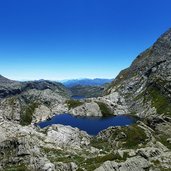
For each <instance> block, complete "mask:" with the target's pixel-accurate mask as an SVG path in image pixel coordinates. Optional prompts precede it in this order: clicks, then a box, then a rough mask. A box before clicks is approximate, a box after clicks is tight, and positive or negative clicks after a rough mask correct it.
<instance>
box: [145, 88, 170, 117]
mask: <svg viewBox="0 0 171 171" xmlns="http://www.w3.org/2000/svg"><path fill="white" fill-rule="evenodd" d="M148 93H149V95H150V97H151V98H152V106H153V107H155V108H156V110H157V113H158V114H165V115H169V116H171V101H170V100H169V98H168V97H166V95H164V94H163V93H162V92H161V91H160V89H159V88H157V87H155V86H151V87H149V88H148Z"/></svg>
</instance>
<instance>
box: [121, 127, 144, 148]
mask: <svg viewBox="0 0 171 171" xmlns="http://www.w3.org/2000/svg"><path fill="white" fill-rule="evenodd" d="M124 133H125V134H126V139H125V143H123V144H122V146H123V147H124V148H130V149H131V148H137V147H138V145H139V144H145V140H146V139H147V136H146V134H145V132H144V130H143V129H142V128H140V127H139V126H137V125H132V126H129V127H124Z"/></svg>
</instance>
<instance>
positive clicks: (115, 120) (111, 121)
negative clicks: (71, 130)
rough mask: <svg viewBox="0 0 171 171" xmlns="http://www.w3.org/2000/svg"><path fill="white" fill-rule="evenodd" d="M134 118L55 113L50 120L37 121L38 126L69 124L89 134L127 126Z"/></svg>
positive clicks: (134, 120) (127, 116)
mask: <svg viewBox="0 0 171 171" xmlns="http://www.w3.org/2000/svg"><path fill="white" fill-rule="evenodd" d="M136 121H137V119H136V118H134V117H131V116H129V115H119V116H111V117H76V116H73V115H70V114H60V115H55V116H54V117H52V118H51V120H47V121H43V122H39V123H38V124H37V125H38V126H39V127H40V128H44V127H46V126H49V125H52V124H62V125H70V126H72V127H77V128H79V129H80V130H83V131H86V132H87V133H88V134H90V135H97V134H98V133H99V132H100V131H102V130H104V129H106V128H108V127H110V126H127V125H131V124H133V123H135V122H136Z"/></svg>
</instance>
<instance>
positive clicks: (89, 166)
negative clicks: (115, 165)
mask: <svg viewBox="0 0 171 171" xmlns="http://www.w3.org/2000/svg"><path fill="white" fill-rule="evenodd" d="M44 152H46V154H47V156H48V158H49V160H50V161H52V162H64V163H69V162H75V163H76V164H77V165H78V166H79V169H78V170H77V171H82V169H81V168H85V169H86V170H87V171H92V170H94V169H96V168H97V167H99V166H100V165H101V164H102V163H103V162H105V161H107V160H111V161H112V160H119V161H121V160H125V159H126V156H124V157H123V158H121V157H120V156H119V155H118V154H114V153H112V152H109V153H107V154H104V155H97V156H94V157H89V158H87V156H91V154H87V155H85V153H84V152H83V153H82V154H70V153H68V152H64V151H62V150H56V149H48V148H44Z"/></svg>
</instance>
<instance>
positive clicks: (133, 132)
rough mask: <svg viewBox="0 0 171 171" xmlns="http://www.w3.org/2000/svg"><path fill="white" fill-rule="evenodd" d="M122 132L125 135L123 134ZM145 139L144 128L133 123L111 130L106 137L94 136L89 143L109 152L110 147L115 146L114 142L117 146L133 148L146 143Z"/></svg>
mask: <svg viewBox="0 0 171 171" xmlns="http://www.w3.org/2000/svg"><path fill="white" fill-rule="evenodd" d="M112 131H113V132H112ZM121 132H122V134H121ZM123 134H124V135H125V136H123ZM146 139H147V136H146V134H145V132H144V130H143V129H142V128H140V127H139V126H138V125H136V124H135V125H131V126H129V127H122V128H121V129H114V130H111V132H110V135H109V136H106V138H103V139H100V138H98V139H97V138H94V139H93V140H92V141H91V145H92V146H94V147H96V148H98V149H102V150H103V151H107V152H109V151H110V150H111V149H114V148H116V146H115V142H118V143H119V144H118V148H124V149H135V148H137V147H138V146H139V145H140V144H142V145H144V144H145V143H146Z"/></svg>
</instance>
